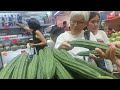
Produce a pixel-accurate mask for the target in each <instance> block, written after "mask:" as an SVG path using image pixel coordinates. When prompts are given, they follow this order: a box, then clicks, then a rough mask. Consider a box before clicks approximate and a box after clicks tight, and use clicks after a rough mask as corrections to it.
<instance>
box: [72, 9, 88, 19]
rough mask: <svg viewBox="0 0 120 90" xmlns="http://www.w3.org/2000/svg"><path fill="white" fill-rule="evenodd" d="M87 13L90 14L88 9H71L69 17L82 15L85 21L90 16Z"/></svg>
mask: <svg viewBox="0 0 120 90" xmlns="http://www.w3.org/2000/svg"><path fill="white" fill-rule="evenodd" d="M89 14H90V12H89V11H71V13H70V19H71V18H73V17H75V16H82V17H83V18H84V19H85V21H88V20H89V16H90V15H89Z"/></svg>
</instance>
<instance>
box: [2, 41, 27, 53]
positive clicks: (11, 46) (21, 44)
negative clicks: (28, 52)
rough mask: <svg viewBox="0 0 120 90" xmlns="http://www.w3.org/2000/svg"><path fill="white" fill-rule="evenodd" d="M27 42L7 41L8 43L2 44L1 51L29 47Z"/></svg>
mask: <svg viewBox="0 0 120 90" xmlns="http://www.w3.org/2000/svg"><path fill="white" fill-rule="evenodd" d="M26 45H27V42H26V41H19V42H17V43H12V42H11V43H6V44H0V52H2V51H15V50H18V49H25V48H27V46H26Z"/></svg>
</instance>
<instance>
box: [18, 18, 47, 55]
mask: <svg viewBox="0 0 120 90" xmlns="http://www.w3.org/2000/svg"><path fill="white" fill-rule="evenodd" d="M16 24H17V25H19V26H20V27H21V28H23V29H25V30H26V31H28V32H30V33H32V35H33V43H30V46H31V47H35V48H36V51H37V54H39V50H40V49H43V48H44V47H45V46H46V45H47V41H46V39H45V37H44V36H43V34H42V33H41V31H40V28H41V26H40V22H39V21H38V20H37V19H36V18H31V19H30V20H29V21H28V26H29V27H28V26H25V25H23V24H20V23H18V22H16ZM34 53H35V51H34Z"/></svg>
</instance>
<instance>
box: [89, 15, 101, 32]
mask: <svg viewBox="0 0 120 90" xmlns="http://www.w3.org/2000/svg"><path fill="white" fill-rule="evenodd" d="M99 19H100V18H99V16H98V15H96V16H95V17H93V18H92V19H90V20H89V22H88V26H87V28H88V30H90V31H92V32H94V31H96V30H98V29H99Z"/></svg>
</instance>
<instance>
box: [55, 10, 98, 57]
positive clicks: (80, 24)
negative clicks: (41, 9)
mask: <svg viewBox="0 0 120 90" xmlns="http://www.w3.org/2000/svg"><path fill="white" fill-rule="evenodd" d="M88 20H89V12H88V11H71V14H70V31H66V32H64V33H62V34H60V35H59V36H58V38H57V40H56V43H55V48H59V49H61V48H64V49H67V50H68V52H69V53H70V54H72V55H74V56H76V55H77V54H78V53H79V52H81V51H88V49H86V48H83V47H74V48H72V49H71V46H70V44H68V42H69V41H72V40H79V39H85V37H84V30H83V29H84V28H85V27H86V26H87V22H88ZM90 40H92V41H96V39H95V36H94V35H93V34H92V33H91V32H90ZM70 49H71V50H70ZM80 58H82V59H83V57H80Z"/></svg>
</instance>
